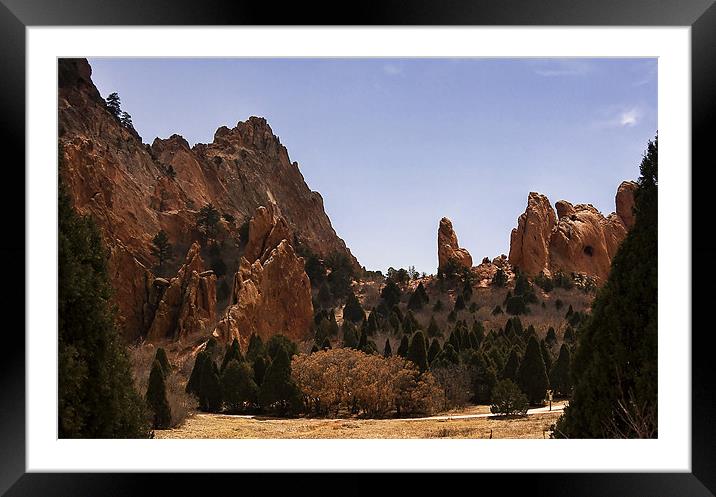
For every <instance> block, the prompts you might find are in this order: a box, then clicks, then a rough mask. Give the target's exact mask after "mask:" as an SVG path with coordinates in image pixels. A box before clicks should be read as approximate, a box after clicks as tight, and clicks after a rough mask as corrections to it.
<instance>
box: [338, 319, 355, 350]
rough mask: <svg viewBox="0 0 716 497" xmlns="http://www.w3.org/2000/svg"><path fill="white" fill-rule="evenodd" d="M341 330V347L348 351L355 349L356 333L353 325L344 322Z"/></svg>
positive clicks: (346, 321)
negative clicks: (348, 349)
mask: <svg viewBox="0 0 716 497" xmlns="http://www.w3.org/2000/svg"><path fill="white" fill-rule="evenodd" d="M341 330H342V331H343V346H344V347H347V348H350V349H355V348H357V347H358V333H357V330H356V327H355V325H354V324H353V323H351V322H350V321H348V320H344V321H343V326H342V327H341Z"/></svg>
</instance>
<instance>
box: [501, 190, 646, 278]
mask: <svg viewBox="0 0 716 497" xmlns="http://www.w3.org/2000/svg"><path fill="white" fill-rule="evenodd" d="M635 189H636V183H633V182H627V181H625V182H623V183H622V184H621V185H620V186H619V190H618V192H617V196H616V203H617V213H611V214H610V215H609V216H607V217H604V216H603V215H602V214H601V213H600V212H599V211H598V210H597V209H595V208H594V207H593V206H592V205H590V204H578V205H572V204H571V203H569V202H567V201H566V200H560V201H558V202H557V203H556V204H555V206H556V208H557V218H558V220H557V221H555V217H554V211H553V210H552V207H551V206H550V204H549V200H548V199H547V197H545V196H544V195H539V194H536V193H530V195H529V199H528V203H527V209H526V210H525V212H524V214H522V215H520V217H519V219H518V222H517V228H515V229H513V230H512V237H511V243H510V263H511V264H512V265H513V266H517V267H519V268H520V269H521V270H522V271H524V272H525V273H527V274H529V275H530V276H535V275H537V274H539V273H540V272H545V274H551V273H554V272H557V271H562V272H564V273H567V274H571V273H580V274H584V275H587V276H590V277H594V278H595V279H596V280H597V282H598V283H603V282H604V281H605V280H606V278H607V277H608V275H609V268H610V266H611V261H612V258H613V257H614V255H615V254H616V252H617V249H618V248H619V244H620V243H621V242H622V240H624V238H625V237H626V234H627V231H628V229H629V227H631V226H632V225H633V222H634V218H633V211H632V209H633V205H634V190H635Z"/></svg>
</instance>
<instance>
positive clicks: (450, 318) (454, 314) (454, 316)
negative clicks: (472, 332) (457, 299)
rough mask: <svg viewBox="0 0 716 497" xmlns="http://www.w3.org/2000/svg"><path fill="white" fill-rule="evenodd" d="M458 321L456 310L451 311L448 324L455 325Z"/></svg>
mask: <svg viewBox="0 0 716 497" xmlns="http://www.w3.org/2000/svg"><path fill="white" fill-rule="evenodd" d="M456 319H457V313H456V312H455V310H452V311H450V313H449V314H448V316H447V320H448V322H450V323H454V322H455V320H456Z"/></svg>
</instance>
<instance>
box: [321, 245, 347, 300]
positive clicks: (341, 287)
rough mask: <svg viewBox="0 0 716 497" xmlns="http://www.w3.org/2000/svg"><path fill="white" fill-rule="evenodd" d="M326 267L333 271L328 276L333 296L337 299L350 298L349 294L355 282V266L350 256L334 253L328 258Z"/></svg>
mask: <svg viewBox="0 0 716 497" xmlns="http://www.w3.org/2000/svg"><path fill="white" fill-rule="evenodd" d="M326 266H328V268H330V270H331V271H330V273H329V274H328V276H327V281H328V285H329V286H330V287H331V293H332V294H333V296H334V297H336V298H343V297H346V296H348V293H349V292H351V284H352V281H353V266H352V265H351V262H350V260H349V259H348V256H347V255H346V254H342V253H339V252H334V253H332V254H330V255H329V256H328V257H327V258H326Z"/></svg>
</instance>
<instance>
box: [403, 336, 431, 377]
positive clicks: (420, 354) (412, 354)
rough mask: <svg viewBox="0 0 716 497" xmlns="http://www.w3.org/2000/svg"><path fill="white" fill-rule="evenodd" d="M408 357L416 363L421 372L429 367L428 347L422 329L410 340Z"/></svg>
mask: <svg viewBox="0 0 716 497" xmlns="http://www.w3.org/2000/svg"><path fill="white" fill-rule="evenodd" d="M407 359H408V360H409V361H411V362H413V363H415V364H416V365H417V366H418V368H419V369H420V371H421V372H422V371H426V370H427V369H428V348H427V346H426V345H425V335H423V332H422V331H417V332H415V334H414V335H413V338H412V340H410V346H409V348H408V355H407Z"/></svg>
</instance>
